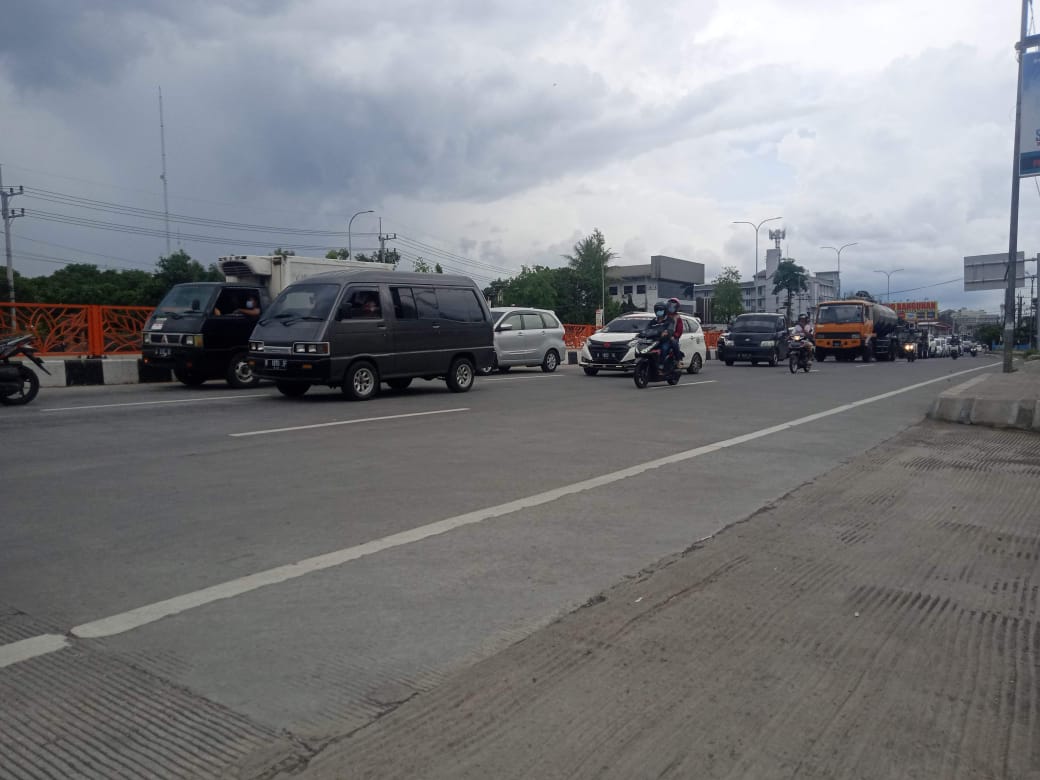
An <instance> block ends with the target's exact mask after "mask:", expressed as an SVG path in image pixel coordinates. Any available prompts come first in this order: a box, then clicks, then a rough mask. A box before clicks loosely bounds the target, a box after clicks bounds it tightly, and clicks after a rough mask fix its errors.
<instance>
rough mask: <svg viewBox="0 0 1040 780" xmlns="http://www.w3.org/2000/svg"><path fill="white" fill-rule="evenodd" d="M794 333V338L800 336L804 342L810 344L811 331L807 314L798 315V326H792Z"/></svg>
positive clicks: (811, 338)
mask: <svg viewBox="0 0 1040 780" xmlns="http://www.w3.org/2000/svg"><path fill="white" fill-rule="evenodd" d="M794 333H795V335H796V336H801V337H802V338H803V339H805V340H806V341H809V342H812V340H813V329H812V325H810V324H809V315H808V314H799V315H798V324H797V325H795V326H794Z"/></svg>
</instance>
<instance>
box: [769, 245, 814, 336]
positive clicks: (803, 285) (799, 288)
mask: <svg viewBox="0 0 1040 780" xmlns="http://www.w3.org/2000/svg"><path fill="white" fill-rule="evenodd" d="M781 290H786V291H787V321H788V322H790V321H791V298H792V297H794V296H795V295H796V294H798V293H800V292H807V291H808V290H809V272H808V271H806V270H805V269H804V268H803V267H802V266H800V265H798V263H796V262H795V261H794V260H793V259H792V258H790V257H788V258H786V259H784V260H781V261H780V263H779V265H777V267H776V271H775V272H774V273H773V295H779V294H780V292H781Z"/></svg>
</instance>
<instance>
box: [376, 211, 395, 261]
mask: <svg viewBox="0 0 1040 780" xmlns="http://www.w3.org/2000/svg"><path fill="white" fill-rule="evenodd" d="M396 238H397V233H394V234H393V235H389V234H387V233H384V232H383V218H382V217H380V218H379V262H380V263H385V262H386V242H387V241H393V240H394V239H396Z"/></svg>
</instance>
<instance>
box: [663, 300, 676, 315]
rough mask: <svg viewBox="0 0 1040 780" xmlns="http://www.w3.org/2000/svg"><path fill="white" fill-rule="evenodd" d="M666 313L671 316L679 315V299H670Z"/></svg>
mask: <svg viewBox="0 0 1040 780" xmlns="http://www.w3.org/2000/svg"><path fill="white" fill-rule="evenodd" d="M665 311H667V312H668V313H669V314H678V313H679V299H678V298H669V299H668V303H666V304H665Z"/></svg>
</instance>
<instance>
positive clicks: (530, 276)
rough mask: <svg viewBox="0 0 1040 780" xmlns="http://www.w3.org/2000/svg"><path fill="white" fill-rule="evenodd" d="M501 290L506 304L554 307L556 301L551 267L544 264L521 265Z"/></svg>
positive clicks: (543, 307) (542, 307)
mask: <svg viewBox="0 0 1040 780" xmlns="http://www.w3.org/2000/svg"><path fill="white" fill-rule="evenodd" d="M503 292H504V295H503V298H504V300H503V303H504V305H506V306H533V307H534V308H536V309H556V305H557V303H558V299H557V297H556V295H557V289H556V280H555V279H554V276H553V269H552V268H546V267H545V266H538V265H536V266H533V267H528V266H526V265H525V266H523V267H522V268H521V269H520V273H519V274H518V275H517V276H514V277H513V278H512V279H510V280H509V284H508V285H507V286H506V288H505V290H504V291H503Z"/></svg>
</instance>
